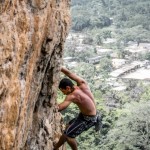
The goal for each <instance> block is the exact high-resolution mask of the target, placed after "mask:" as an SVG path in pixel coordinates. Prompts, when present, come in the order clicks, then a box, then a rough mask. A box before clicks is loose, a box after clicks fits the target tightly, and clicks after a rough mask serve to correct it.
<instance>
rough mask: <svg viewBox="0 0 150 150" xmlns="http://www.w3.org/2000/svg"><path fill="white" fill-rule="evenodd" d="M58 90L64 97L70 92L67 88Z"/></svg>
mask: <svg viewBox="0 0 150 150" xmlns="http://www.w3.org/2000/svg"><path fill="white" fill-rule="evenodd" d="M60 90H61V92H62V93H63V94H64V95H68V94H70V92H71V88H70V87H69V86H67V87H66V89H62V88H60Z"/></svg>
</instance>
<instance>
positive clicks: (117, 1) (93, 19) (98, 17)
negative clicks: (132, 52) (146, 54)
mask: <svg viewBox="0 0 150 150" xmlns="http://www.w3.org/2000/svg"><path fill="white" fill-rule="evenodd" d="M71 11H72V30H73V31H82V32H83V31H84V32H87V31H88V32H89V31H90V32H92V33H93V30H97V31H98V32H99V30H100V29H101V30H104V29H105V30H106V29H107V30H110V32H111V35H110V36H114V37H115V38H118V39H120V40H123V41H124V42H128V41H136V42H150V40H149V39H150V1H149V0H126V1H124V0H92V1H91V0H72V7H71ZM98 32H96V33H98Z"/></svg>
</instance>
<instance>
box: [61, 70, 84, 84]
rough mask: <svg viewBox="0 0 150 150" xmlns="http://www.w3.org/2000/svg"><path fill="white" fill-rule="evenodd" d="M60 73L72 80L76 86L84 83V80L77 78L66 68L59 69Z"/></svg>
mask: <svg viewBox="0 0 150 150" xmlns="http://www.w3.org/2000/svg"><path fill="white" fill-rule="evenodd" d="M61 72H63V73H64V74H65V75H66V76H68V77H69V78H70V79H72V80H74V81H76V82H77V84H78V85H81V84H83V83H86V81H85V80H84V79H82V78H81V77H79V76H78V75H76V74H75V73H72V72H71V71H69V70H68V69H67V68H65V67H62V68H61Z"/></svg>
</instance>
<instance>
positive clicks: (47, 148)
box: [0, 0, 70, 150]
mask: <svg viewBox="0 0 150 150" xmlns="http://www.w3.org/2000/svg"><path fill="white" fill-rule="evenodd" d="M69 25H70V14H69V0H0V149H1V150H51V149H52V148H53V141H54V140H56V139H57V137H59V135H60V133H61V130H62V124H61V122H62V121H61V116H60V114H59V113H58V112H57V110H56V109H55V104H56V94H57V87H58V81H59V67H60V64H61V61H62V54H63V46H64V42H65V38H66V36H67V33H68V29H69ZM64 149H65V148H62V150H64Z"/></svg>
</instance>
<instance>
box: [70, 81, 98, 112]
mask: <svg viewBox="0 0 150 150" xmlns="http://www.w3.org/2000/svg"><path fill="white" fill-rule="evenodd" d="M71 95H72V96H71V101H72V102H73V103H75V104H76V105H77V106H78V107H79V109H80V111H81V113H82V114H84V115H96V106H95V102H94V97H93V94H92V93H91V91H90V89H89V87H88V85H87V84H86V83H83V84H81V85H80V86H75V87H74V91H73V92H72V93H71ZM68 96H69V95H68Z"/></svg>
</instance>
